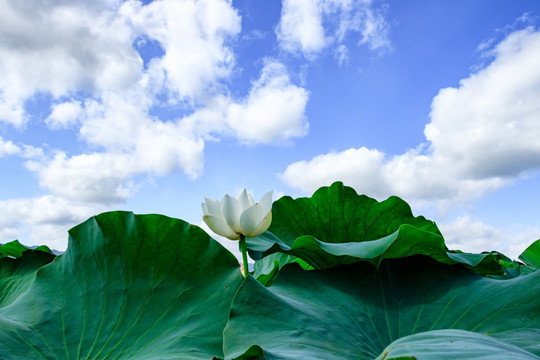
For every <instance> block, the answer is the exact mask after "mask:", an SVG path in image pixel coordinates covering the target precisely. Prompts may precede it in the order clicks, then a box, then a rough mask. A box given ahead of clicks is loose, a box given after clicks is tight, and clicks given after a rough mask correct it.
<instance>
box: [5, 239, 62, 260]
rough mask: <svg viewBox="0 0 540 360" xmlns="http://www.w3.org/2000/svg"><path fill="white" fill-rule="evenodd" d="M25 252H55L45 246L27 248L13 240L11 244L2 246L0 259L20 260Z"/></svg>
mask: <svg viewBox="0 0 540 360" xmlns="http://www.w3.org/2000/svg"><path fill="white" fill-rule="evenodd" d="M25 251H41V252H46V253H49V254H52V253H53V252H52V251H51V249H49V248H48V247H47V246H45V245H40V246H36V247H26V246H24V245H22V244H21V243H20V242H19V241H18V240H13V241H11V242H8V243H5V244H1V245H0V258H2V257H12V258H18V257H20V256H21V255H22V254H23V253H24V252H25Z"/></svg>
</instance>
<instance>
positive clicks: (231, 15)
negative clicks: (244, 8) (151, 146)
mask: <svg viewBox="0 0 540 360" xmlns="http://www.w3.org/2000/svg"><path fill="white" fill-rule="evenodd" d="M121 13H122V15H123V16H124V17H125V18H127V19H129V21H130V22H131V24H132V25H133V26H134V28H135V31H136V34H137V35H139V36H145V37H147V38H149V39H151V40H155V41H158V42H159V44H160V45H161V47H162V48H163V50H164V55H163V56H162V57H159V58H155V59H153V60H152V62H151V64H150V70H149V72H151V73H152V72H153V73H160V72H161V73H163V74H164V76H163V78H164V82H165V86H166V88H167V89H168V91H170V92H171V94H170V95H171V98H172V99H176V100H182V99H186V100H188V101H193V100H194V99H195V100H196V99H197V98H198V97H200V96H201V95H203V94H204V92H205V91H207V90H208V88H209V87H213V86H215V82H216V81H217V80H220V79H224V78H227V77H228V75H229V74H230V72H231V70H232V67H233V65H234V62H235V58H234V53H233V51H232V49H231V48H230V47H229V46H228V45H227V40H230V39H231V38H234V37H235V36H236V35H237V34H238V33H239V32H240V16H239V15H238V13H237V11H236V10H235V9H233V8H232V6H231V3H230V2H229V1H226V0H204V1H174V0H163V1H154V2H152V3H150V4H148V5H145V6H143V5H142V4H141V3H140V2H139V1H127V2H126V3H125V4H124V5H123V6H122V9H121Z"/></svg>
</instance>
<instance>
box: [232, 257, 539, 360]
mask: <svg viewBox="0 0 540 360" xmlns="http://www.w3.org/2000/svg"><path fill="white" fill-rule="evenodd" d="M539 298H540V272H534V273H531V274H528V275H522V276H518V277H515V278H513V279H508V280H497V279H492V278H488V277H483V276H480V275H478V274H476V273H474V272H473V271H471V270H469V269H467V268H465V267H463V266H461V265H445V264H441V263H439V262H436V261H435V260H433V259H431V258H429V257H425V256H413V257H408V258H405V259H391V260H385V261H384V262H383V263H382V264H381V266H380V267H379V269H376V268H375V267H374V266H372V265H370V264H368V263H365V262H359V263H355V264H352V265H342V266H338V267H335V268H332V269H327V270H322V271H305V270H303V269H301V268H300V267H299V266H297V265H295V264H292V265H287V266H285V267H284V268H283V269H282V270H281V271H280V273H279V276H278V277H277V279H276V281H275V282H274V284H273V285H272V286H271V287H269V288H265V287H264V286H263V285H261V284H259V283H258V282H257V281H255V279H253V278H248V279H247V280H246V282H245V283H244V284H243V285H242V286H241V288H240V289H239V290H238V293H237V295H236V297H235V300H234V302H233V308H232V311H231V318H230V320H229V323H228V324H227V327H226V328H225V332H224V346H225V355H226V358H227V359H243V358H247V356H246V354H247V353H246V352H247V351H248V349H250V348H251V350H250V351H251V352H254V351H255V350H257V349H258V351H259V354H264V356H265V358H266V359H321V360H322V359H324V360H338V359H339V360H345V359H370V360H371V359H375V358H377V356H379V355H381V354H383V352H384V349H385V348H386V347H387V346H389V345H390V344H392V343H393V342H394V341H396V340H398V339H400V338H403V337H405V336H408V335H412V334H417V333H421V332H429V331H433V330H442V329H461V330H467V331H472V332H476V333H480V334H483V335H487V336H490V337H493V338H494V339H497V340H498V341H501V342H504V343H505V344H509V345H512V346H517V347H519V348H521V349H522V350H523V351H526V352H530V353H531V354H534V355H535V356H538V355H540V340H539V339H540V302H539V301H538V299H539ZM411 355H413V356H414V354H411ZM434 358H437V357H436V356H433V357H431V359H434Z"/></svg>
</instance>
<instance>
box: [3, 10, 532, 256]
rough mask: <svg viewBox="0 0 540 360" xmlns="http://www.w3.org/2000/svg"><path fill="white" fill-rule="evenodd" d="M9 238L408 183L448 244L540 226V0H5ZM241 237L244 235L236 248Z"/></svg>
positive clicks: (46, 239)
mask: <svg viewBox="0 0 540 360" xmlns="http://www.w3.org/2000/svg"><path fill="white" fill-rule="evenodd" d="M0 7H1V8H2V9H3V11H2V12H1V13H0V171H1V176H0V214H1V217H0V243H3V242H7V241H10V240H13V239H19V240H20V241H21V242H22V243H25V244H27V245H37V244H47V245H49V246H51V247H53V248H56V249H59V250H63V249H65V247H66V245H67V230H68V229H69V228H70V227H72V226H74V225H76V224H78V223H80V222H82V221H84V220H85V219H87V218H88V217H90V216H92V215H95V214H98V213H101V212H103V211H108V210H118V209H121V210H130V211H134V212H136V213H161V214H165V215H168V216H173V217H179V218H182V219H184V220H186V221H189V222H191V223H194V224H198V225H201V209H200V203H201V202H202V201H203V199H204V197H205V196H208V197H211V198H221V197H222V196H223V195H224V194H225V193H229V194H236V193H237V192H238V191H239V190H240V189H242V188H244V187H245V188H247V189H248V190H249V191H251V192H252V193H254V196H255V198H258V197H260V196H262V195H263V194H264V193H265V192H266V191H268V190H274V192H275V196H274V198H275V199H276V198H277V197H279V196H281V195H291V196H293V197H298V196H310V195H311V193H312V192H313V191H314V190H315V189H317V188H318V187H320V186H324V185H329V184H331V183H332V182H333V181H336V180H341V181H343V182H344V183H345V184H346V185H349V186H352V187H354V188H355V189H356V190H357V191H358V192H359V193H364V194H366V195H368V196H371V197H375V198H377V199H378V200H383V199H385V198H387V197H388V196H390V195H398V196H400V197H402V198H403V199H405V200H406V201H407V202H408V203H409V204H411V206H412V208H413V211H414V213H415V214H416V215H424V216H426V217H428V218H430V219H433V220H435V221H436V222H437V224H438V225H439V227H440V228H441V230H442V232H443V235H445V238H446V239H447V242H448V244H449V247H451V248H457V249H462V250H466V251H475V252H476V251H484V250H499V251H503V252H504V253H506V254H508V255H510V256H513V257H516V256H517V255H519V254H520V253H521V252H522V251H523V250H524V249H525V248H526V247H527V246H528V245H529V244H530V243H532V242H533V241H534V240H536V239H538V238H540V221H539V220H538V219H539V217H538V214H540V205H539V202H538V200H537V199H539V198H540V186H539V185H540V184H539V180H540V174H539V170H540V142H539V141H538V140H537V139H538V138H539V137H540V101H539V100H538V99H540V28H539V25H540V3H538V1H534V0H531V1H525V0H523V1H517V0H516V1H500V0H475V1H465V0H460V1H442V0H441V1H435V0H433V1H414V0H411V1H371V0H361V1H360V0H283V1H277V0H276V1H268V0H241V1H226V0H206V1H194V0H162V1H157V0H156V1H143V2H141V1H135V0H127V1H118V0H99V1H95V0H92V1H90V0H77V1H63V0H56V1H47V2H45V1H38V2H33V3H32V4H31V5H30V4H29V3H28V2H20V1H17V0H0ZM227 246H228V247H229V248H231V249H233V248H234V247H235V244H227Z"/></svg>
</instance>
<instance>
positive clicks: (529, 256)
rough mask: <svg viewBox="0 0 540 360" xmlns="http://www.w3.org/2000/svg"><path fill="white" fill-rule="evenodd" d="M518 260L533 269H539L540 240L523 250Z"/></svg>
mask: <svg viewBox="0 0 540 360" xmlns="http://www.w3.org/2000/svg"><path fill="white" fill-rule="evenodd" d="M519 259H520V260H521V261H523V262H524V263H525V264H527V265H529V266H531V267H532V268H534V269H540V239H539V240H536V241H535V242H533V243H532V244H531V245H530V246H529V247H528V248H527V249H525V251H524V252H523V253H522V254H521V255H520V256H519Z"/></svg>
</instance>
